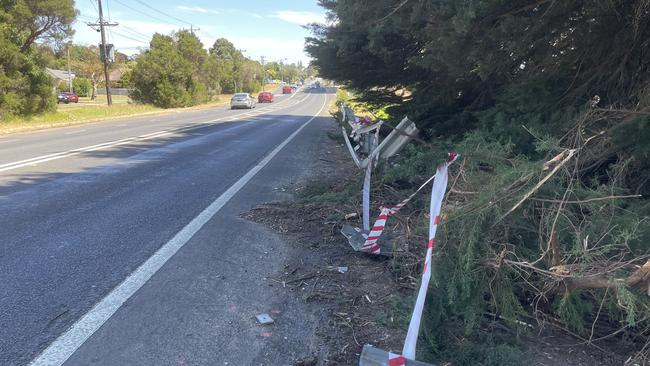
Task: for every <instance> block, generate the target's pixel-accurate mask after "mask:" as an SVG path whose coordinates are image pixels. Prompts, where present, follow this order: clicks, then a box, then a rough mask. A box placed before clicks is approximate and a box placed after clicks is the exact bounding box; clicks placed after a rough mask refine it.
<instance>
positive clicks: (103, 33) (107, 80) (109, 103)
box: [86, 0, 117, 106]
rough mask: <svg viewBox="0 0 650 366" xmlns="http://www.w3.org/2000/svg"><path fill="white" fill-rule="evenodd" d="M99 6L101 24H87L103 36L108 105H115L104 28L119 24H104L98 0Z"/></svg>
mask: <svg viewBox="0 0 650 366" xmlns="http://www.w3.org/2000/svg"><path fill="white" fill-rule="evenodd" d="M97 5H98V8H99V24H97V23H86V24H87V25H89V26H91V27H99V32H100V33H101V35H102V44H101V47H102V50H104V59H103V60H102V61H103V63H104V80H106V102H107V103H108V105H109V106H110V105H113V98H112V97H111V86H110V84H111V80H110V78H109V75H108V48H107V47H106V33H105V32H104V27H114V26H116V25H117V23H109V22H104V13H103V11H102V0H97Z"/></svg>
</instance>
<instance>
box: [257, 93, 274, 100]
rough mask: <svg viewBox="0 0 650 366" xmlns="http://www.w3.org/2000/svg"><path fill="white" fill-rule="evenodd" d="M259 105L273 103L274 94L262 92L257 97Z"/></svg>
mask: <svg viewBox="0 0 650 366" xmlns="http://www.w3.org/2000/svg"><path fill="white" fill-rule="evenodd" d="M257 102H258V103H273V93H271V92H261V93H260V94H259V95H258V96H257Z"/></svg>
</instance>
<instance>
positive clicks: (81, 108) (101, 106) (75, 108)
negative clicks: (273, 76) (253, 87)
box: [0, 84, 278, 134]
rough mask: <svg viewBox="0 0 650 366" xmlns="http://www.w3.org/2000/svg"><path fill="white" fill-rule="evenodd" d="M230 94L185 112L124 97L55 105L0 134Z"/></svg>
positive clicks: (12, 122) (2, 126) (5, 125)
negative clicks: (195, 102) (193, 103)
mask: <svg viewBox="0 0 650 366" xmlns="http://www.w3.org/2000/svg"><path fill="white" fill-rule="evenodd" d="M277 87H278V85H276V84H269V85H266V86H265V90H275V89H276V88H277ZM231 97H232V94H221V95H217V96H215V97H214V98H213V100H212V101H210V102H208V103H205V104H201V105H197V106H193V107H188V108H170V109H163V108H158V107H155V106H152V105H148V104H133V103H129V97H128V96H125V95H113V106H111V107H108V106H107V105H106V96H105V95H98V96H97V98H96V99H95V100H91V99H90V98H89V97H80V98H79V103H70V104H58V105H57V110H56V111H54V112H47V113H44V114H41V115H38V116H32V117H17V118H11V119H8V120H6V121H2V122H0V134H7V133H15V132H22V131H30V130H40V129H45V128H53V127H62V126H69V125H75V124H83V123H89V122H97V121H103V120H109V119H114V118H121V117H128V116H139V115H145V114H152V113H172V112H179V111H192V110H198V109H203V108H211V107H216V106H222V105H227V104H228V103H229V101H230V98H231Z"/></svg>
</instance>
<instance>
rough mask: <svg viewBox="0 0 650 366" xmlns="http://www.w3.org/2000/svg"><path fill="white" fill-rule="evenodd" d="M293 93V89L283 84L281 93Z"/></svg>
mask: <svg viewBox="0 0 650 366" xmlns="http://www.w3.org/2000/svg"><path fill="white" fill-rule="evenodd" d="M291 93H293V89H292V88H291V87H290V86H289V85H285V86H283V87H282V94H291Z"/></svg>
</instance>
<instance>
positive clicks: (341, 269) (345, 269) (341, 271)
mask: <svg viewBox="0 0 650 366" xmlns="http://www.w3.org/2000/svg"><path fill="white" fill-rule="evenodd" d="M337 270H338V271H339V273H345V272H347V271H348V267H338V268H337Z"/></svg>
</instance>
